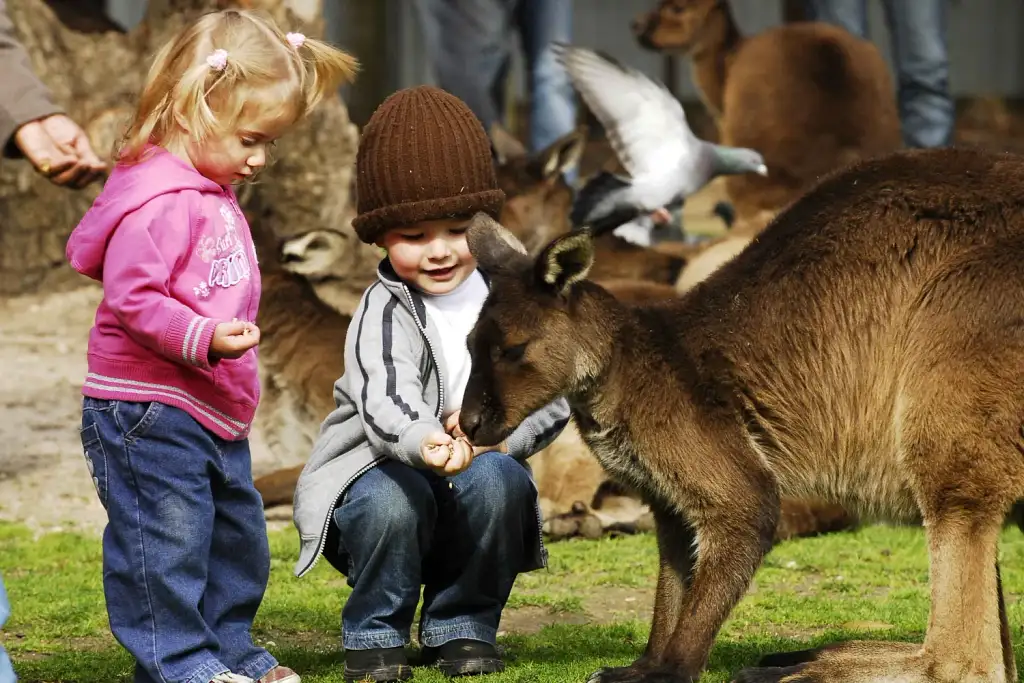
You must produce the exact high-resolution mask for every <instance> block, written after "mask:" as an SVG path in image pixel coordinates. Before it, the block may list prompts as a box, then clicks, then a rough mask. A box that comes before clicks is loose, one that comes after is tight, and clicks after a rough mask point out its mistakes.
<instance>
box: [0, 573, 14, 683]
mask: <svg viewBox="0 0 1024 683" xmlns="http://www.w3.org/2000/svg"><path fill="white" fill-rule="evenodd" d="M9 616H11V603H10V602H8V601H7V591H6V590H4V577H3V576H0V628H3V625H4V622H6V621H7V617H9ZM16 680H18V678H17V677H16V676H15V675H14V668H13V667H12V666H11V660H10V658H8V656H7V651H6V650H4V646H3V645H0V683H14V682H15V681H16Z"/></svg>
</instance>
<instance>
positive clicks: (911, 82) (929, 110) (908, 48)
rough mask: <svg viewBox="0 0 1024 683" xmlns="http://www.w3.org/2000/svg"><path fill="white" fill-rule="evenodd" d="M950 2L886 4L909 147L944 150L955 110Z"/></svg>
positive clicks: (888, 0)
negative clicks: (951, 81)
mask: <svg viewBox="0 0 1024 683" xmlns="http://www.w3.org/2000/svg"><path fill="white" fill-rule="evenodd" d="M946 3H947V0H914V1H913V2H907V1H906V0H885V2H884V3H883V5H884V7H885V17H886V22H887V23H888V24H889V34H890V36H891V37H892V51H893V59H894V61H895V62H896V78H897V83H898V87H899V91H898V98H899V106H900V121H901V122H902V124H903V140H904V142H905V143H906V144H907V146H908V147H945V146H948V145H949V144H951V143H952V141H953V126H954V122H955V117H956V112H955V107H954V104H953V97H952V95H951V93H950V90H949V56H948V53H947V50H946V12H947V7H946Z"/></svg>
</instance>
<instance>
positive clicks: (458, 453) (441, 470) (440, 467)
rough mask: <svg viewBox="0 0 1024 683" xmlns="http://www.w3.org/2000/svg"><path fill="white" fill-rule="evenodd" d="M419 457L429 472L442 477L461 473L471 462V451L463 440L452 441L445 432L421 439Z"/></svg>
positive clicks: (467, 443)
mask: <svg viewBox="0 0 1024 683" xmlns="http://www.w3.org/2000/svg"><path fill="white" fill-rule="evenodd" d="M420 456H421V457H422V458H423V462H425V463H426V464H427V467H429V468H430V469H431V470H433V471H434V472H435V473H437V474H439V475H441V476H442V477H450V476H453V475H456V474H458V473H459V472H462V471H463V470H465V469H466V468H467V467H469V465H470V463H471V462H473V449H472V448H471V447H470V445H469V442H468V441H466V440H465V439H453V438H452V437H451V435H450V434H447V433H445V432H434V433H432V434H428V435H427V436H425V437H423V441H422V442H421V443H420Z"/></svg>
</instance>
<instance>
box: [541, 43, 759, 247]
mask: <svg viewBox="0 0 1024 683" xmlns="http://www.w3.org/2000/svg"><path fill="white" fill-rule="evenodd" d="M552 50H553V51H554V54H555V57H556V59H557V60H558V62H559V63H560V64H561V65H562V66H563V67H564V68H565V70H566V72H567V73H568V75H569V78H570V80H571V82H572V84H573V87H574V88H575V89H576V91H577V92H578V93H579V94H580V97H582V99H583V101H584V102H585V103H586V105H587V106H588V107H589V108H590V110H591V111H592V112H593V113H594V116H596V117H597V119H598V121H600V122H601V125H602V126H604V129H605V133H606V135H607V136H608V140H609V142H610V143H611V146H612V149H613V150H614V151H615V155H616V156H617V157H618V159H619V162H620V163H621V164H622V166H623V168H625V170H626V173H627V174H628V176H622V175H619V174H615V173H610V172H608V171H602V172H600V173H598V174H597V175H595V176H594V177H592V178H591V179H590V180H588V181H587V183H586V184H585V185H584V186H583V187H582V188H581V189H580V191H579V192H578V193H577V196H576V198H575V199H574V201H573V207H572V211H571V213H570V220H571V221H572V223H573V226H574V227H575V228H581V227H587V228H588V229H589V230H590V231H591V232H592V233H593V234H594V235H600V234H603V233H605V232H608V231H610V230H614V229H615V228H617V227H618V226H620V225H622V224H624V223H628V222H630V221H633V220H635V219H636V218H637V217H639V216H642V215H645V214H650V213H651V212H653V211H656V210H657V209H660V208H663V207H666V206H670V205H676V204H680V203H682V202H684V201H685V200H686V198H687V197H688V196H690V195H691V194H693V193H694V192H696V191H697V190H699V189H701V188H702V187H704V185H706V184H707V183H708V182H709V181H710V180H711V179H713V178H715V177H716V176H719V175H724V174H734V173H758V174H760V175H763V176H764V175H768V168H767V166H766V165H765V162H764V158H763V157H762V156H761V154H760V153H759V152H757V151H756V150H753V149H748V148H744V147H728V146H725V145H717V144H714V143H710V142H707V141H705V140H701V139H700V138H698V137H697V136H696V135H694V134H693V131H692V130H690V126H689V124H688V123H687V121H686V114H685V112H684V111H683V106H682V104H680V103H679V100H677V99H676V98H675V97H674V96H673V95H672V93H670V92H669V91H668V89H667V88H666V87H665V86H664V84H662V83H659V82H657V81H654V80H652V79H651V78H649V77H647V76H646V75H645V74H644V73H642V72H641V71H639V70H637V69H634V68H632V67H628V66H625V65H623V64H621V63H620V62H618V61H617V60H615V59H614V58H612V57H610V56H609V55H607V54H605V53H603V52H599V51H595V50H590V49H587V48H583V47H578V46H573V45H569V44H567V43H561V42H555V43H553V44H552Z"/></svg>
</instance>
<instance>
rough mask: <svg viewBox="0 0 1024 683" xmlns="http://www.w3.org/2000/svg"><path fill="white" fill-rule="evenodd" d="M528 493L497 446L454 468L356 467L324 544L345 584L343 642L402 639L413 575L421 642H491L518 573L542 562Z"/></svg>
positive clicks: (525, 474)
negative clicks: (444, 471)
mask: <svg viewBox="0 0 1024 683" xmlns="http://www.w3.org/2000/svg"><path fill="white" fill-rule="evenodd" d="M449 484H450V487H449ZM536 500H537V489H536V487H535V486H534V484H533V480H532V479H531V477H530V474H529V471H528V470H527V469H526V468H525V467H524V466H523V465H522V464H520V463H519V462H517V461H516V460H514V459H513V458H511V457H509V456H507V455H505V454H502V453H495V452H491V453H483V454H481V455H479V456H477V457H476V458H475V459H474V460H473V463H472V464H471V465H470V466H469V468H468V469H466V470H465V471H464V472H461V473H459V474H457V475H456V476H454V477H441V476H438V475H436V474H434V473H433V472H430V471H427V470H419V469H415V468H413V467H410V466H408V465H406V464H404V463H400V462H398V461H395V460H386V461H384V462H383V463H382V464H380V465H378V466H377V467H374V468H373V469H370V470H368V471H366V472H365V473H364V474H362V475H361V476H360V477H359V478H358V479H356V480H355V481H354V482H353V483H352V485H351V486H350V487H349V489H348V491H346V493H345V495H344V496H343V499H342V502H341V504H340V505H339V506H338V507H337V508H336V509H335V511H334V515H333V523H332V524H331V529H330V531H329V536H328V541H327V546H326V548H325V550H324V554H325V555H326V556H327V558H328V560H329V561H330V562H331V564H333V565H334V566H335V567H336V568H338V569H339V570H341V571H342V572H343V573H344V574H345V575H346V576H347V577H348V584H349V585H350V586H352V594H351V595H350V596H349V598H348V600H347V601H346V603H345V606H344V608H343V609H342V612H341V617H342V630H343V635H342V644H343V646H344V647H345V649H346V650H365V649H370V648H388V647H400V646H402V645H405V644H406V643H408V642H409V631H410V628H411V626H412V622H413V617H414V616H415V612H416V605H417V603H418V602H419V597H420V585H421V584H423V586H424V588H423V608H422V610H421V615H420V643H421V644H422V645H424V646H429V647H437V646H440V645H442V644H444V643H446V642H448V641H450V640H456V639H460V638H469V639H473V640H482V641H484V642H487V643H491V644H493V643H494V642H495V639H496V637H497V633H498V622H499V621H500V619H501V611H502V609H503V608H504V606H505V602H506V601H507V600H508V596H509V593H511V591H512V584H513V583H514V582H515V578H516V575H517V574H518V573H520V572H523V571H530V570H532V569H536V568H538V567H540V566H542V564H543V560H542V559H541V553H542V548H541V543H540V528H539V526H538V524H539V520H538V513H537V508H536Z"/></svg>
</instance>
